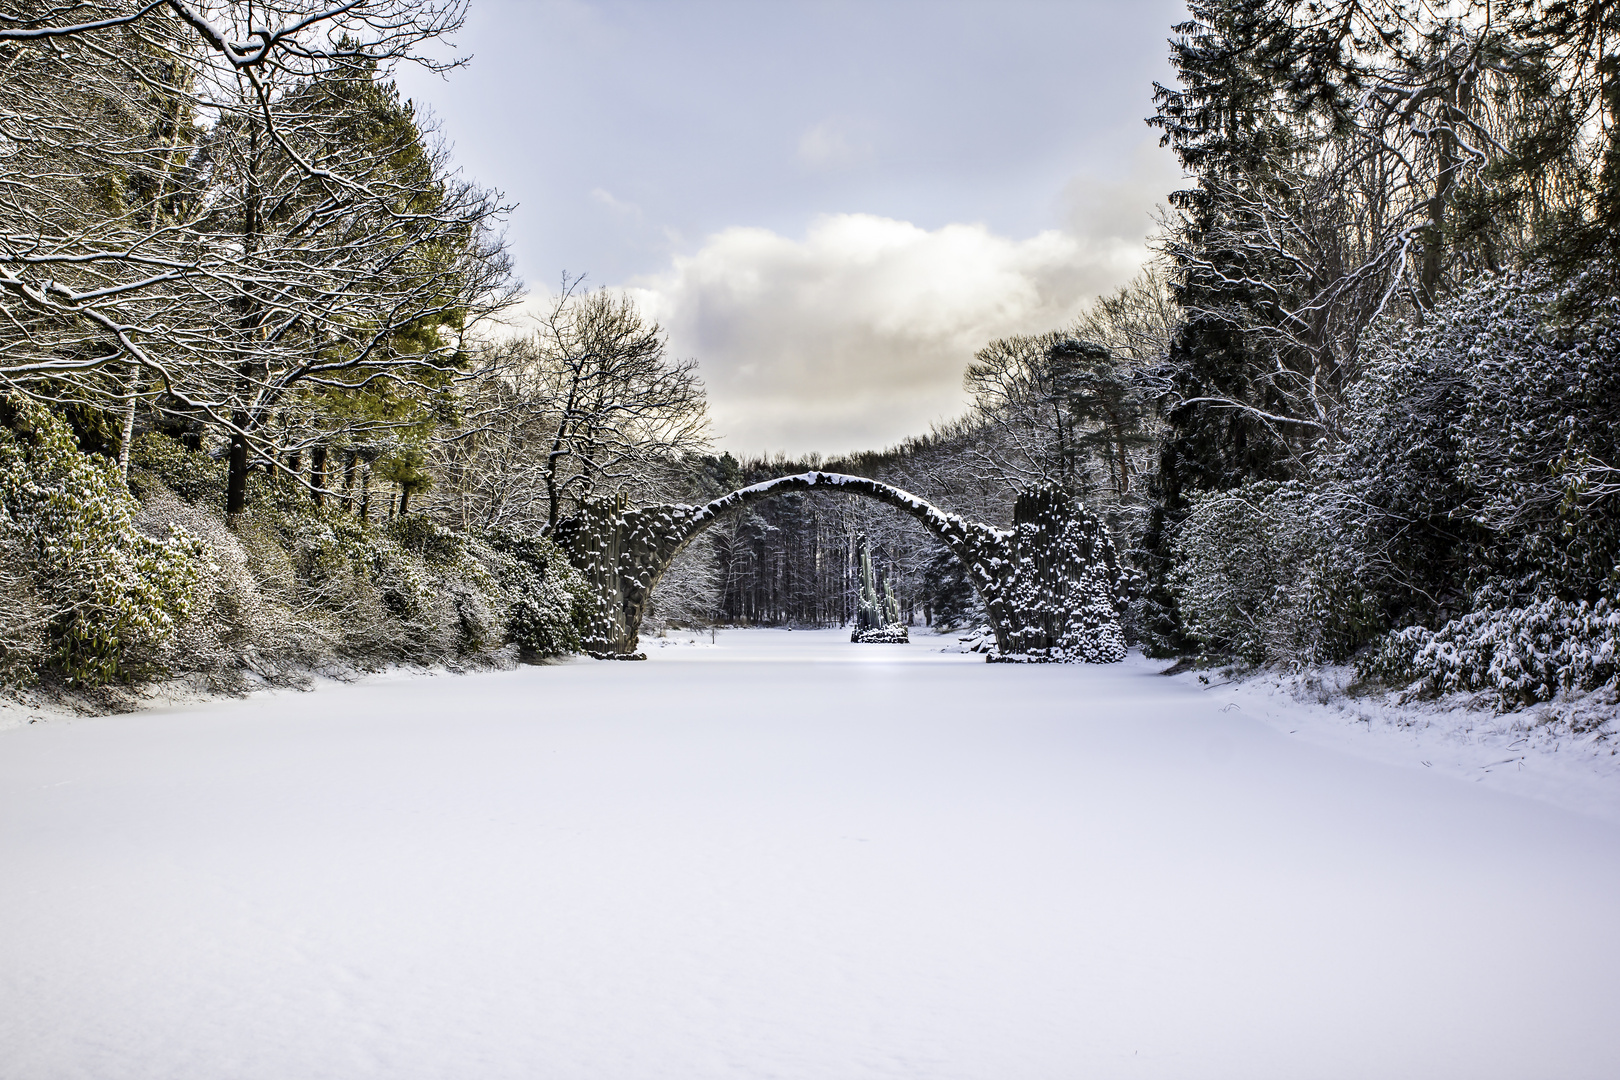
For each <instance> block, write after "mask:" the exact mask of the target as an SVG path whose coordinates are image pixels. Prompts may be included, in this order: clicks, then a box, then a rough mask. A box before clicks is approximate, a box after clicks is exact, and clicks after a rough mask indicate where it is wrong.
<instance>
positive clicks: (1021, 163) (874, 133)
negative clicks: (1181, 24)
mask: <svg viewBox="0 0 1620 1080" xmlns="http://www.w3.org/2000/svg"><path fill="white" fill-rule="evenodd" d="M1185 17H1186V12H1185V7H1184V6H1183V5H1182V4H1181V3H1179V2H1162V0H1144V2H1140V3H1116V2H1105V0H1069V2H1056V0H1024V2H1020V0H997V2H987V0H972V2H953V0H933V2H928V3H918V2H905V0H863V2H859V3H843V2H825V3H812V2H788V0H781V2H757V0H756V2H686V0H661V2H645V0H640V2H632V0H619V2H584V0H537V2H532V3H503V2H495V0H473V2H472V6H471V9H470V13H469V17H468V20H467V24H466V26H465V27H464V28H463V29H462V31H461V33H460V34H459V35H458V36H457V37H456V38H455V40H454V45H455V54H454V55H456V56H458V57H466V58H468V63H467V64H466V65H465V66H463V67H461V68H458V69H456V70H454V71H453V72H451V73H450V74H449V75H448V76H447V77H445V78H442V79H441V78H438V77H436V76H432V75H429V74H427V73H425V72H421V71H419V70H411V69H406V70H402V71H401V72H400V73H399V81H400V84H401V88H402V90H403V91H404V92H405V93H406V94H407V95H408V96H410V97H411V98H412V99H413V100H414V101H416V103H417V105H418V107H419V108H422V109H424V110H425V111H426V112H428V113H430V114H431V115H432V116H433V117H434V118H435V120H436V122H437V123H438V125H439V126H440V129H441V131H442V134H443V136H444V137H445V138H446V139H447V140H448V141H449V142H450V143H451V144H452V146H453V149H454V157H455V160H456V162H457V163H458V165H459V166H460V167H461V168H462V170H463V172H464V173H465V174H466V175H467V176H468V177H470V178H472V179H474V180H476V181H477V182H478V183H480V184H482V185H484V186H486V187H490V188H494V189H497V190H499V191H500V192H502V193H503V194H504V196H505V198H506V199H507V200H508V201H510V202H512V203H515V204H516V208H515V209H514V210H513V212H512V214H511V217H510V219H509V221H508V223H507V239H508V243H509V245H510V249H511V251H512V254H513V258H514V260H515V263H516V267H517V270H518V272H519V274H520V275H521V276H522V278H523V280H524V282H525V284H526V286H527V287H528V289H529V290H530V299H529V300H528V301H527V303H528V305H529V306H530V307H531V308H538V307H540V306H543V305H544V304H545V302H546V298H547V297H548V296H549V295H551V294H553V293H554V292H555V291H556V290H557V289H558V288H559V287H560V283H561V282H562V281H563V279H564V276H565V275H567V276H569V277H572V276H577V275H581V274H583V275H585V284H586V286H587V287H606V288H611V289H622V290H627V291H629V292H630V293H631V295H633V296H634V297H635V298H636V300H637V302H638V303H639V304H640V306H641V308H642V310H643V311H644V312H646V314H647V315H648V316H649V317H650V318H654V319H656V320H657V321H658V322H659V323H660V324H661V325H662V326H663V327H664V329H665V330H666V331H667V333H668V340H669V352H670V355H671V356H672V357H675V358H687V357H691V358H695V359H696V360H697V361H698V363H699V370H700V373H701V374H702V377H703V379H704V382H705V384H706V386H707V387H708V392H709V402H710V414H711V417H712V422H713V432H714V435H715V445H716V447H717V448H718V449H722V450H729V451H731V452H732V453H734V454H738V455H739V456H740V455H744V454H760V453H772V452H785V453H788V454H791V455H802V454H805V453H808V452H812V451H814V452H820V453H823V454H838V453H844V452H848V451H853V450H860V449H875V448H878V447H882V446H886V445H891V444H893V443H895V442H897V441H899V440H900V439H902V438H904V437H906V436H908V435H915V434H921V433H923V432H925V431H927V429H928V427H929V425H930V424H931V423H934V422H936V421H940V420H945V419H949V418H951V417H953V416H956V415H959V414H960V413H961V412H962V410H963V408H964V407H965V405H966V397H965V395H964V393H963V391H962V386H961V381H962V373H963V371H964V369H965V368H966V366H967V364H968V363H969V362H970V361H971V360H972V358H973V354H974V352H975V351H977V350H978V349H980V348H982V347H983V346H984V345H985V344H986V343H988V342H989V341H991V340H993V339H995V338H997V337H1003V336H1006V335H1009V334H1017V333H1039V332H1043V331H1046V330H1051V329H1056V328H1059V327H1062V326H1063V325H1065V324H1066V323H1067V322H1069V321H1070V320H1071V319H1073V317H1074V316H1075V315H1076V314H1077V312H1078V311H1079V310H1081V309H1082V308H1083V306H1084V305H1085V304H1086V303H1087V302H1088V301H1089V300H1090V299H1091V298H1093V297H1095V296H1096V295H1098V294H1100V293H1104V292H1108V291H1111V290H1112V289H1114V288H1117V287H1118V286H1120V285H1123V284H1125V283H1126V282H1127V281H1128V280H1129V279H1130V278H1131V277H1132V276H1133V275H1134V274H1135V273H1136V272H1137V271H1138V270H1139V269H1140V267H1141V265H1142V262H1143V260H1144V259H1145V258H1146V257H1147V247H1146V239H1147V237H1148V235H1149V233H1150V232H1151V231H1152V229H1153V214H1154V210H1155V207H1156V206H1157V205H1158V204H1160V203H1162V202H1163V201H1164V198H1165V196H1166V194H1168V193H1169V192H1170V191H1172V190H1174V189H1175V188H1176V187H1178V186H1180V174H1179V171H1178V170H1177V168H1176V166H1175V163H1174V159H1173V157H1172V155H1171V153H1170V151H1168V150H1165V149H1162V148H1160V147H1159V146H1158V145H1157V141H1158V140H1157V133H1156V132H1155V131H1153V130H1152V129H1150V128H1148V127H1147V125H1146V124H1145V123H1144V122H1143V120H1144V118H1145V117H1146V116H1148V115H1149V114H1150V113H1151V112H1152V111H1153V106H1152V84H1153V82H1154V81H1155V80H1158V81H1160V82H1166V81H1169V79H1170V67H1169V63H1168V60H1167V55H1168V48H1167V45H1166V40H1167V38H1169V36H1170V27H1171V26H1172V25H1173V24H1174V23H1176V22H1178V21H1180V20H1182V19H1184V18H1185ZM446 55H449V54H446Z"/></svg>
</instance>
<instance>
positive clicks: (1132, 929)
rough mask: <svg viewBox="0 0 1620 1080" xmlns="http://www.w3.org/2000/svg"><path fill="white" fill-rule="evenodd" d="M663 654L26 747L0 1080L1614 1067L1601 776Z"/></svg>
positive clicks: (981, 686) (583, 1078)
mask: <svg viewBox="0 0 1620 1080" xmlns="http://www.w3.org/2000/svg"><path fill="white" fill-rule="evenodd" d="M648 652H649V654H650V656H651V660H650V662H648V663H644V664H624V663H595V662H589V661H580V662H573V663H567V664H560V665H554V666H547V667H537V668H523V669H519V670H516V671H509V672H492V673H487V674H478V675H468V676H459V677H452V676H438V677H433V676H423V675H416V676H405V675H395V676H389V677H383V678H376V679H370V680H366V681H364V682H362V683H358V684H355V685H349V686H336V685H334V686H326V687H323V688H321V689H319V690H317V691H315V692H313V693H308V694H296V693H291V692H284V693H275V694H265V695H261V696H259V697H256V698H253V699H250V700H245V701H232V702H226V703H215V704H205V705H190V706H184V707H176V708H172V709H167V710H155V711H149V712H145V713H139V714H134V715H125V716H114V717H105V718H96V719H77V720H60V719H59V720H51V721H49V722H46V723H39V724H33V725H28V726H21V727H15V728H12V729H10V730H6V731H0V1077H4V1078H5V1080H44V1078H56V1077H64V1078H65V1077H85V1078H96V1080H120V1078H126V1077H127V1078H135V1077H142V1078H144V1077H177V1078H232V1080H256V1078H264V1080H290V1078H299V1080H316V1078H326V1077H330V1078H343V1080H351V1078H366V1077H377V1078H389V1080H394V1078H400V1080H409V1078H445V1080H452V1078H468V1080H497V1078H524V1080H530V1078H556V1080H576V1078H577V1080H618V1078H623V1080H655V1078H672V1077H681V1078H693V1080H697V1078H703V1080H710V1078H715V1080H723V1078H736V1080H763V1078H777V1077H780V1078H828V1080H833V1078H837V1080H846V1078H849V1080H860V1078H877V1077H896V1078H899V1077H906V1078H913V1077H914V1078H929V1080H936V1078H938V1080H944V1078H970V1077H971V1078H980V1080H1042V1078H1049V1077H1050V1078H1056V1077H1064V1078H1069V1077H1087V1078H1102V1080H1106V1078H1111V1077H1177V1078H1189V1080H1192V1078H1196V1080H1218V1078H1223V1077H1230V1078H1234V1080H1236V1078H1242V1080H1261V1078H1278V1080H1313V1078H1337V1077H1347V1078H1348V1077H1358V1078H1360V1077H1377V1078H1379V1080H1397V1078H1403V1077H1411V1078H1420V1077H1421V1078H1424V1080H1435V1078H1450V1077H1456V1078H1459V1080H1461V1078H1466V1080H1486V1078H1492V1077H1501V1078H1504V1080H1506V1078H1512V1080H1522V1078H1525V1077H1558V1078H1561V1080H1577V1078H1583V1077H1593V1078H1596V1077H1604V1078H1607V1077H1613V1076H1616V1075H1620V1042H1617V1040H1616V1039H1615V1037H1614V1024H1615V1017H1616V1016H1617V1015H1620V919H1617V918H1616V914H1617V913H1620V815H1616V814H1613V813H1610V809H1612V808H1613V806H1614V801H1613V799H1612V798H1609V799H1606V798H1605V797H1604V795H1603V786H1602V785H1603V784H1604V783H1605V782H1606V781H1605V776H1603V775H1598V776H1596V777H1595V778H1593V777H1591V776H1588V780H1590V781H1591V784H1592V785H1594V786H1592V787H1591V788H1590V790H1586V789H1582V790H1583V791H1585V793H1584V794H1580V795H1578V796H1574V797H1563V796H1559V799H1560V800H1561V801H1562V803H1563V804H1564V805H1554V803H1553V802H1549V801H1547V800H1546V799H1545V798H1543V799H1539V800H1538V799H1532V798H1529V797H1525V796H1522V795H1519V794H1515V793H1514V792H1513V791H1506V790H1500V789H1498V788H1495V787H1493V786H1492V785H1493V784H1494V783H1496V782H1498V780H1500V779H1501V777H1500V776H1499V772H1500V771H1495V772H1491V773H1488V774H1484V773H1482V775H1488V776H1490V777H1493V778H1496V779H1492V780H1491V781H1489V782H1475V779H1476V778H1475V777H1474V776H1473V775H1472V773H1471V772H1470V768H1471V765H1470V763H1469V762H1467V761H1456V762H1446V763H1442V762H1440V761H1435V760H1433V758H1434V757H1435V754H1434V752H1433V747H1432V746H1430V745H1429V744H1425V743H1422V742H1421V739H1419V741H1417V742H1414V743H1413V744H1412V745H1411V746H1409V747H1397V746H1396V743H1395V742H1394V741H1391V740H1385V741H1384V742H1382V743H1380V744H1379V746H1380V747H1381V749H1379V750H1377V751H1376V752H1368V751H1367V745H1371V744H1370V743H1367V744H1351V743H1345V742H1344V740H1346V739H1352V738H1361V739H1363V740H1369V739H1371V737H1372V735H1373V734H1374V732H1373V731H1372V725H1366V727H1367V730H1365V731H1363V732H1361V733H1360V734H1359V735H1358V734H1355V733H1354V732H1352V733H1351V734H1348V735H1347V734H1344V733H1343V732H1342V731H1341V732H1340V734H1339V735H1334V734H1333V731H1334V729H1333V727H1332V724H1331V723H1330V721H1331V720H1332V717H1331V715H1330V714H1331V710H1324V709H1321V708H1319V707H1315V706H1304V705H1298V704H1297V703H1294V702H1293V701H1292V699H1291V698H1290V697H1288V696H1287V695H1285V694H1281V693H1269V694H1268V693H1266V692H1264V691H1263V690H1262V689H1257V688H1256V687H1254V686H1249V687H1238V688H1231V687H1221V686H1215V687H1212V688H1206V687H1203V686H1201V685H1200V684H1198V683H1197V682H1196V680H1193V679H1189V678H1185V677H1178V678H1174V679H1167V678H1163V677H1160V676H1158V675H1156V674H1155V673H1154V672H1155V671H1156V669H1157V667H1158V665H1154V664H1152V663H1151V662H1147V661H1143V660H1140V659H1139V658H1133V659H1131V660H1129V661H1127V662H1126V663H1125V664H1122V665H1116V666H1113V667H1103V668H1099V667H1023V666H1010V665H989V664H985V663H984V662H983V660H982V658H980V657H977V656H971V655H966V656H964V655H956V654H943V653H939V652H935V651H930V650H929V649H928V648H927V647H926V645H925V644H924V643H923V642H922V641H919V642H918V643H916V644H913V645H910V646H904V645H896V646H881V645H864V646H857V645H850V644H849V643H848V640H847V636H846V635H844V634H841V633H838V632H824V633H806V632H802V631H799V632H792V633H787V632H780V631H752V632H750V631H727V632H722V633H721V634H720V636H719V639H718V642H717V643H716V644H714V645H710V644H709V643H708V640H707V638H705V639H704V640H703V641H702V643H701V644H691V643H675V644H668V645H664V646H660V645H659V644H658V643H656V642H652V643H649V647H648ZM1295 719H1298V720H1300V721H1301V722H1300V723H1294V722H1293V721H1294V720H1295ZM1337 723H1338V725H1339V728H1341V729H1343V728H1346V727H1347V726H1348V727H1353V725H1346V724H1345V723H1344V720H1343V717H1340V718H1339V720H1338V721H1337ZM1403 737H1404V736H1403ZM1412 737H1413V738H1415V739H1416V738H1418V737H1417V736H1412ZM1341 743H1343V745H1341ZM1346 751H1351V752H1346ZM1407 751H1411V753H1410V754H1409V753H1408V752H1407ZM1454 756H1455V755H1454ZM1408 758H1410V760H1407V759H1408ZM1424 760H1429V761H1430V765H1428V766H1425V765H1424V764H1423V761H1424ZM1473 771H1475V772H1477V771H1479V770H1473ZM1513 771H1514V774H1515V775H1517V774H1518V773H1519V772H1520V771H1521V770H1518V769H1515V770H1513ZM1590 772H1591V770H1586V772H1581V770H1579V769H1576V770H1574V771H1572V772H1571V773H1570V774H1569V775H1570V776H1572V777H1573V776H1576V775H1577V774H1579V775H1582V776H1587V774H1588V773H1590ZM1606 775H1607V776H1609V777H1611V778H1612V774H1606ZM1513 782H1515V783H1517V782H1519V781H1513ZM1574 782H1575V781H1573V780H1572V781H1571V783H1574ZM1581 782H1582V783H1585V782H1587V781H1585V780H1583V781H1581ZM1542 789H1545V790H1542ZM1525 790H1526V791H1527V792H1528V793H1529V794H1541V795H1546V794H1547V792H1548V791H1552V792H1553V793H1554V794H1555V795H1557V793H1558V792H1560V791H1563V790H1564V789H1563V788H1562V787H1560V785H1558V784H1557V783H1555V782H1553V781H1551V780H1549V781H1547V782H1546V783H1544V784H1542V785H1540V787H1537V786H1536V785H1527V786H1526V788H1525ZM1570 806H1575V807H1579V808H1580V809H1582V810H1584V811H1585V812H1576V811H1575V810H1572V809H1569V808H1568V807H1570Z"/></svg>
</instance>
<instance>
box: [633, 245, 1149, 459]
mask: <svg viewBox="0 0 1620 1080" xmlns="http://www.w3.org/2000/svg"><path fill="white" fill-rule="evenodd" d="M1145 226H1146V221H1145V215H1144V216H1143V221H1142V223H1141V226H1140V227H1139V228H1138V229H1137V230H1136V233H1137V235H1136V236H1134V237H1131V238H1124V237H1117V236H1114V237H1108V236H1104V237H1085V236H1081V235H1076V234H1074V233H1070V232H1059V231H1048V232H1042V233H1039V234H1037V235H1035V236H1032V237H1029V238H1027V239H1023V240H1014V239H1009V238H1007V237H1003V236H997V235H995V234H994V233H992V232H991V231H990V230H989V229H988V228H986V227H985V226H983V225H967V224H952V225H946V226H943V227H941V228H938V229H931V230H930V229H924V228H921V227H919V226H917V225H914V224H911V223H909V222H905V221H897V220H894V219H892V218H884V217H877V216H873V215H870V214H831V215H826V216H823V217H820V218H818V219H816V220H815V221H814V222H813V223H812V224H811V226H810V227H809V229H808V230H807V232H806V233H805V235H804V237H803V238H802V239H792V238H789V237H784V236H780V235H778V234H776V233H774V232H772V231H770V230H767V229H758V228H741V227H736V228H729V229H725V230H723V231H721V232H719V233H716V234H714V235H713V236H711V237H709V238H708V240H707V241H706V242H705V243H704V244H703V246H702V247H701V248H700V249H699V250H698V251H697V252H696V253H695V254H693V255H690V256H681V257H677V258H676V259H675V260H674V263H673V265H672V266H671V268H670V269H669V270H668V271H667V272H665V273H663V274H659V275H655V276H652V277H648V278H642V279H639V280H637V281H634V282H632V283H631V284H630V286H629V291H630V292H632V293H633V294H634V295H635V296H636V297H637V299H638V302H639V303H640V304H641V305H642V307H643V309H644V310H645V311H647V312H648V313H649V314H651V315H653V316H654V317H656V318H657V319H658V320H659V321H660V322H661V323H662V324H663V325H664V327H665V328H666V329H667V330H668V331H669V335H670V344H671V351H672V352H673V353H674V354H675V355H677V356H695V357H697V358H698V360H699V362H700V365H701V371H702V374H703V377H704V379H705V381H706V383H707V384H708V387H709V394H710V402H711V407H712V410H713V414H714V420H715V429H716V432H717V433H718V434H720V435H721V436H723V440H724V441H723V443H722V445H724V446H725V447H727V448H729V449H732V450H734V451H739V452H759V451H772V450H786V451H788V452H789V453H802V452H805V451H810V450H819V451H822V452H824V453H836V452H841V451H848V450H856V449H865V448H872V447H877V446H882V445H885V444H888V443H892V442H894V441H896V440H898V439H900V438H903V437H904V436H906V435H909V434H917V433H921V432H923V431H926V430H927V428H928V425H929V424H930V423H931V422H932V421H935V420H938V419H943V418H947V417H950V416H953V415H956V414H957V413H959V412H960V411H961V410H962V408H963V406H964V404H965V398H964V396H963V393H962V390H961V380H962V372H963V369H964V368H965V366H966V365H967V363H968V361H969V360H970V359H971V358H972V356H973V353H974V352H975V351H977V350H978V349H979V348H981V347H983V345H984V344H985V343H986V342H988V341H990V340H991V339H993V338H996V337H1002V336H1006V335H1008V334H1014V333H1030V332H1039V331H1044V330H1049V329H1053V328H1055V327H1060V326H1062V325H1063V324H1065V323H1066V322H1068V321H1069V320H1070V319H1072V318H1073V317H1074V316H1075V315H1076V314H1077V313H1078V310H1079V308H1080V306H1081V305H1082V304H1083V303H1084V302H1085V301H1086V300H1088V299H1089V298H1090V297H1092V296H1094V295H1096V294H1097V293H1099V292H1104V291H1107V290H1109V289H1111V288H1113V287H1115V286H1117V285H1118V284H1120V283H1122V282H1124V281H1125V280H1127V279H1129V278H1130V277H1131V276H1132V275H1133V274H1134V273H1135V272H1136V271H1137V270H1138V268H1139V267H1140V266H1141V263H1142V260H1143V257H1144V255H1145V251H1144V249H1143V246H1142V240H1141V234H1142V233H1144V232H1145V231H1146V227H1145Z"/></svg>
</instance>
